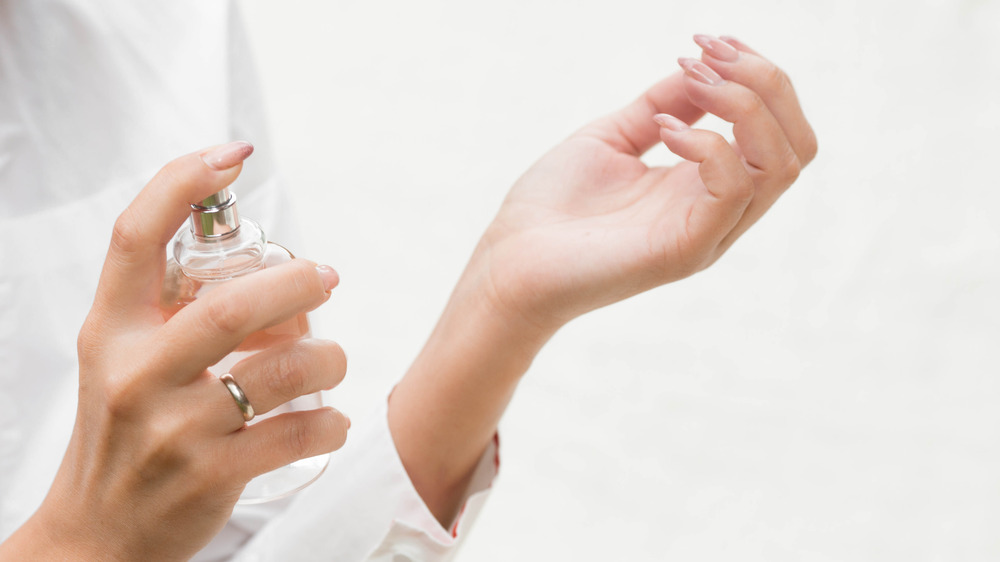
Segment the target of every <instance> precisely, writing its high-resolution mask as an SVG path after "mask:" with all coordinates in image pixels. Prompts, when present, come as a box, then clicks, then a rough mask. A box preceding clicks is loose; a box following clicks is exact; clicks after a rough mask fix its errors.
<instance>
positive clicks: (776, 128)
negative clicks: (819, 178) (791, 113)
mask: <svg viewBox="0 0 1000 562" xmlns="http://www.w3.org/2000/svg"><path fill="white" fill-rule="evenodd" d="M678 62H679V63H680V65H681V66H682V67H683V68H684V72H685V74H686V79H685V84H684V86H685V89H686V90H687V92H688V96H689V97H690V98H691V101H692V103H694V104H695V105H698V106H699V107H702V108H704V109H705V110H706V111H708V112H709V113H713V114H715V115H717V116H719V117H721V118H722V119H724V120H726V121H729V122H730V123H732V124H733V135H734V136H735V137H736V143H737V144H738V145H739V148H740V150H741V151H742V153H743V157H744V158H745V159H746V161H747V164H749V165H750V166H751V167H752V168H755V169H756V170H757V171H759V172H760V173H759V174H757V175H759V176H760V177H759V180H758V181H759V183H762V184H763V185H761V187H763V188H765V189H766V188H767V187H769V186H771V185H776V184H780V183H783V182H785V180H786V179H787V178H786V177H785V176H789V175H791V176H794V175H797V174H798V167H799V163H798V157H797V156H796V155H795V152H794V151H793V150H792V147H791V145H790V144H789V142H788V139H787V138H786V137H785V132H784V131H783V130H782V128H781V125H780V124H778V121H777V119H775V117H774V115H772V114H771V112H770V110H769V109H768V108H767V106H766V105H765V104H764V102H763V100H762V99H761V98H760V96H759V95H757V93H756V92H754V91H753V90H751V89H750V88H748V87H746V86H744V85H742V84H739V83H736V82H733V81H729V80H724V79H723V78H722V77H721V76H719V75H718V74H717V73H716V72H715V71H713V70H712V69H711V68H709V67H708V66H707V65H705V64H704V63H702V62H700V61H698V60H695V59H688V58H682V59H680V60H679V61H678ZM752 171H753V170H752ZM794 179H795V178H794V177H792V178H791V180H794ZM791 180H788V181H787V184H790V183H791Z"/></svg>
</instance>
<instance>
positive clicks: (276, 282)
mask: <svg viewBox="0 0 1000 562" xmlns="http://www.w3.org/2000/svg"><path fill="white" fill-rule="evenodd" d="M244 144H245V143H244ZM207 152H209V151H208V150H206V151H203V153H195V154H189V155H187V156H183V157H181V158H179V159H177V160H175V161H174V162H171V163H170V164H168V165H167V166H166V167H165V168H164V169H163V170H162V171H160V173H159V174H158V175H157V176H156V177H155V178H154V179H153V180H152V181H151V182H150V183H149V185H147V186H146V187H145V188H144V189H143V191H142V192H141V193H140V194H139V196H138V198H137V199H136V200H135V201H134V202H133V203H132V204H131V205H130V206H129V208H128V209H127V210H126V211H125V212H124V213H123V214H122V215H121V217H120V218H119V219H118V221H117V223H116V225H115V230H114V234H113V236H112V240H111V247H110V248H109V250H108V256H107V260H106V261H105V264H104V270H103V272H102V274H101V281H100V284H99V286H98V291H97V295H96V298H95V301H94V306H93V308H92V309H91V311H90V314H89V315H88V317H87V320H86V322H85V323H84V326H83V329H82V330H81V331H80V337H79V341H78V348H79V358H80V391H79V405H78V410H77V418H76V424H75V426H74V429H73V435H72V437H71V439H70V444H69V447H68V449H67V451H66V455H65V457H64V459H63V463H62V465H61V466H60V469H59V472H58V473H57V475H56V479H55V482H54V483H53V485H52V488H51V489H50V491H49V494H48V496H47V497H46V498H45V500H44V502H43V503H42V505H41V507H40V508H39V509H38V511H37V512H36V513H35V514H34V515H33V516H32V517H31V519H30V520H29V521H28V522H27V523H26V524H25V525H24V526H22V527H21V528H20V529H18V531H17V532H15V533H14V535H12V536H11V537H10V538H9V539H8V540H7V541H5V542H4V543H3V544H2V545H0V559H2V560H153V559H155V560H186V559H187V558H190V557H191V556H192V555H194V554H195V553H196V552H197V551H198V550H199V549H200V548H201V547H202V546H204V545H205V544H207V543H208V541H209V540H211V538H212V537H213V536H215V535H216V534H217V533H218V532H219V531H220V530H221V529H222V527H223V526H224V525H225V522H226V520H227V519H228V518H229V516H230V514H231V513H232V510H233V506H234V505H235V503H236V500H237V499H238V498H239V495H240V492H241V491H242V490H243V487H244V486H245V485H246V483H247V482H249V481H250V480H251V479H252V478H253V477H255V476H257V475H259V474H262V473H264V472H268V471H270V470H273V469H275V468H278V467H281V466H284V465H286V464H288V463H290V462H292V461H295V460H298V459H302V458H307V457H311V456H314V455H317V454H321V453H325V452H330V451H333V450H335V449H337V448H339V447H340V446H341V445H343V443H344V440H345V439H346V436H347V429H348V427H349V426H350V421H349V420H348V419H347V418H346V417H345V416H343V415H342V414H341V413H340V412H337V411H336V410H334V409H332V408H322V409H318V410H312V411H308V412H296V413H290V414H282V415H279V416H275V417H273V418H270V419H267V420H263V421H261V422H260V423H257V424H254V425H252V426H249V427H245V422H244V420H243V416H242V414H241V413H240V411H239V409H238V408H237V407H236V404H235V403H234V401H233V397H232V396H231V395H230V394H229V392H228V391H227V390H226V389H225V387H224V386H223V385H222V384H220V383H219V381H218V380H217V378H216V376H215V375H213V374H212V373H211V372H209V371H208V370H207V368H208V367H209V366H210V365H213V364H215V363H217V362H218V361H219V360H220V359H222V358H223V357H225V356H226V355H227V354H228V353H229V352H230V351H232V350H233V349H234V348H235V347H236V346H237V345H239V343H240V342H241V341H243V339H245V338H246V337H247V336H248V335H249V334H251V333H253V332H255V331H257V330H259V329H263V328H265V327H268V326H272V325H275V324H278V323H281V322H283V321H285V320H288V319H289V318H292V317H294V316H295V315H296V314H298V313H300V312H304V311H308V310H312V309H314V308H316V307H317V306H319V305H321V304H323V303H324V302H326V301H327V299H329V297H330V290H331V289H332V288H333V287H334V286H335V285H336V282H337V277H336V274H335V273H334V274H333V275H330V273H329V272H327V273H325V274H324V272H322V271H320V270H319V269H317V267H316V264H314V263H312V262H308V261H305V260H293V261H291V262H289V263H287V264H284V265H282V266H279V267H275V268H271V269H267V270H264V271H261V272H259V273H257V274H254V275H251V276H247V277H242V278H239V279H236V280H234V281H231V282H229V283H227V284H225V285H223V286H221V287H219V288H217V289H215V290H213V291H211V292H210V293H209V294H207V295H206V296H204V297H203V298H199V299H198V300H197V301H195V302H194V303H192V304H190V305H188V306H187V307H185V308H184V309H182V310H181V311H180V312H178V313H177V314H176V315H174V316H173V317H172V318H170V320H169V321H164V319H163V314H162V313H161V310H160V307H159V301H160V287H161V284H162V281H163V275H164V269H165V263H164V260H163V256H164V252H165V246H166V243H167V242H168V241H169V240H170V238H171V236H172V235H173V233H174V232H176V231H177V228H179V227H180V226H181V224H182V223H183V222H184V220H185V218H186V216H187V214H188V213H189V207H188V203H189V202H197V201H200V200H201V199H202V198H204V197H207V196H209V195H211V194H212V193H215V192H217V191H219V190H220V189H222V188H223V187H225V186H227V185H229V184H230V183H232V182H233V180H235V179H236V177H237V176H238V175H239V172H240V168H241V167H242V164H241V163H240V162H241V161H242V158H240V159H239V160H240V162H236V163H234V164H232V165H229V166H226V167H225V169H222V170H217V169H213V168H212V167H210V166H209V165H208V164H207V163H206V161H204V160H203V159H202V158H201V156H202V155H203V154H204V153H207ZM246 154H247V155H248V154H249V152H247V153H246ZM243 157H245V155H244V156H243ZM140 221H141V222H140ZM329 271H330V272H332V270H329ZM179 349H183V350H185V353H183V354H179V353H177V350H179ZM345 371H346V360H345V358H344V353H343V351H342V350H341V349H340V347H339V346H337V344H335V343H333V342H327V341H322V340H299V341H296V342H291V343H286V344H282V345H279V346H275V347H273V348H270V349H267V350H264V351H261V352H260V353H258V354H255V355H254V356H252V357H250V358H248V359H245V360H244V361H241V362H240V363H238V364H237V365H235V366H234V367H233V369H232V371H231V373H232V375H233V377H234V378H235V379H236V381H237V383H238V384H239V385H240V386H241V387H242V388H243V390H244V391H245V393H246V395H247V397H248V398H249V399H250V401H251V404H253V405H254V408H255V409H256V411H257V413H258V414H263V413H266V412H267V411H269V410H271V409H273V408H274V407H276V406H278V405H280V404H282V403H284V402H286V401H288V400H290V399H292V398H294V397H296V396H299V395H303V394H308V393H311V392H314V391H317V390H321V389H328V388H332V387H333V386H335V385H336V384H337V383H339V382H340V380H341V379H342V378H343V376H344V373H345ZM150 405H154V406H155V407H150Z"/></svg>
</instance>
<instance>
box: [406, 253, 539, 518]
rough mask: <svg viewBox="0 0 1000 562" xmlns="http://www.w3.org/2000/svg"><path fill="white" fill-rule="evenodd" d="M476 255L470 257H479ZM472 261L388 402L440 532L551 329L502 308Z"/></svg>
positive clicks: (409, 466)
mask: <svg viewBox="0 0 1000 562" xmlns="http://www.w3.org/2000/svg"><path fill="white" fill-rule="evenodd" d="M478 255H479V254H477V256H478ZM486 263H487V260H485V259H481V257H480V258H477V257H474V258H473V260H472V261H471V262H470V264H469V266H468V268H467V269H466V271H465V273H464V274H463V275H462V278H461V279H460V280H459V283H458V285H457V286H456V288H455V292H454V293H453V294H452V296H451V299H450V300H449V302H448V305H447V306H446V308H445V311H444V313H443V314H442V315H441V319H440V321H439V322H438V324H437V326H436V328H435V329H434V331H433V333H432V334H431V336H430V338H429V339H428V341H427V344H426V345H425V347H424V349H423V351H422V352H421V353H420V355H419V356H418V357H417V359H416V360H415V361H414V363H413V365H412V366H411V367H410V370H409V371H408V372H407V374H406V376H405V377H404V378H403V380H402V381H401V382H400V383H399V385H398V386H397V387H396V389H395V390H394V391H393V394H392V397H391V398H390V401H389V428H390V430H391V432H392V436H393V439H394V441H395V443H396V447H397V450H398V451H399V455H400V458H401V459H402V461H403V466H404V467H405V468H406V470H407V473H408V474H409V476H410V479H411V480H412V482H413V484H414V486H415V487H416V490H417V492H418V493H419V494H420V496H421V498H423V500H424V502H425V503H426V504H427V506H428V507H429V508H430V510H431V512H432V513H433V514H434V516H435V517H436V518H437V519H438V521H440V522H441V523H442V525H445V526H447V525H448V524H449V523H450V522H451V520H452V519H453V518H454V517H455V515H456V514H457V512H458V510H459V508H460V507H461V505H460V502H461V499H462V497H463V495H464V493H465V490H466V487H467V486H468V482H469V479H470V477H471V475H472V471H473V469H474V468H475V466H476V463H477V462H478V460H479V458H480V457H481V456H482V454H483V451H484V450H485V449H486V446H487V445H488V444H489V441H490V440H491V439H492V438H493V435H494V433H495V432H496V427H497V423H498V422H499V420H500V416H501V415H503V412H504V409H505V408H506V407H507V403H508V402H509V401H510V398H511V396H512V395H513V393H514V389H515V388H516V387H517V383H518V382H519V381H520V378H521V375H523V374H524V372H525V371H527V369H528V367H529V366H530V365H531V362H532V360H533V359H534V357H535V355H536V354H537V353H538V351H539V350H540V349H541V347H542V345H544V344H545V342H546V341H547V340H548V339H549V338H550V337H551V335H552V333H553V332H554V330H553V329H544V328H542V327H540V326H537V325H534V324H532V323H530V322H528V321H526V319H524V318H522V317H520V316H518V315H517V314H516V313H515V312H513V311H511V310H509V309H507V308H506V307H505V306H504V305H503V303H501V302H499V301H498V299H497V298H496V295H495V294H494V292H493V290H492V287H491V284H490V276H489V271H488V269H487V266H486V265H485V264H486Z"/></svg>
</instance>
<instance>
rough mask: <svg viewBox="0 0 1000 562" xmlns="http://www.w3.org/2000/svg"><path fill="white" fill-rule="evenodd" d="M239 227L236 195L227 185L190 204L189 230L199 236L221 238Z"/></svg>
mask: <svg viewBox="0 0 1000 562" xmlns="http://www.w3.org/2000/svg"><path fill="white" fill-rule="evenodd" d="M239 227H240V215H239V213H238V212H237V211H236V196H235V195H233V194H232V193H230V192H229V188H228V187H227V188H224V189H223V190H222V191H219V192H218V193H216V194H214V195H211V196H209V197H206V198H204V199H202V200H201V202H200V204H198V205H191V232H192V233H193V234H194V235H195V236H197V237H199V238H222V237H224V236H228V235H230V234H232V233H233V232H236V230H237V229H238V228H239Z"/></svg>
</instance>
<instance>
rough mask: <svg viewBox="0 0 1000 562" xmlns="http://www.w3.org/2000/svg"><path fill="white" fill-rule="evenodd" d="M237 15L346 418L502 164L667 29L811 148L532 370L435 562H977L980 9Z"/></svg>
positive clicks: (636, 59) (291, 5)
mask: <svg viewBox="0 0 1000 562" xmlns="http://www.w3.org/2000/svg"><path fill="white" fill-rule="evenodd" d="M244 7H245V11H246V17H247V20H248V24H249V28H250V34H251V39H252V41H253V44H254V48H255V51H256V55H257V57H258V60H259V70H260V73H261V77H262V80H263V88H264V94H265V98H266V100H267V103H268V111H269V113H270V121H271V129H272V133H273V141H274V143H273V144H274V149H273V150H274V155H275V157H276V159H277V161H278V164H279V168H280V169H281V170H282V172H283V175H284V177H285V179H286V180H287V182H288V183H289V185H290V186H291V187H292V188H293V189H294V194H295V198H296V202H297V207H298V216H299V217H300V218H301V220H302V225H303V229H304V231H305V233H306V235H307V236H308V240H307V243H306V249H307V253H308V254H309V255H310V256H311V257H313V258H314V259H318V260H321V261H325V262H328V263H331V264H332V265H334V266H335V267H336V268H337V269H338V270H339V271H340V272H341V274H342V277H343V284H342V286H341V287H340V288H339V289H337V291H336V295H335V297H334V300H333V303H332V304H330V305H328V306H327V307H325V308H324V309H323V310H322V312H320V313H318V322H317V325H318V329H317V332H318V334H319V335H321V336H325V337H331V338H334V339H337V340H338V341H340V342H341V343H342V344H343V345H344V347H345V348H346V349H347V352H348V355H349V357H350V362H351V366H350V371H349V375H348V380H347V381H345V383H344V384H343V385H342V387H341V388H340V389H338V390H336V391H335V392H333V393H331V395H330V396H329V397H328V398H329V399H330V402H332V403H334V404H336V405H338V406H340V407H341V408H342V409H344V410H345V411H347V412H348V413H351V414H354V415H361V414H363V413H364V411H365V410H367V409H368V408H369V405H370V404H371V403H372V402H373V401H374V400H378V399H380V398H381V397H382V396H384V394H385V393H386V392H387V390H388V388H389V387H390V386H391V384H392V382H393V381H394V380H396V379H397V378H398V377H400V376H401V375H402V373H404V372H405V370H406V367H407V366H408V364H409V362H410V361H411V359H412V358H413V357H414V356H415V354H416V353H417V351H418V350H419V348H420V346H421V345H422V343H423V340H424V338H425V337H426V336H427V334H428V333H429V331H430V329H431V327H432V326H433V323H434V321H435V319H436V317H437V315H438V313H439V311H440V310H441V308H442V306H443V305H444V302H445V300H446V299H447V296H448V293H449V292H450V289H451V287H452V285H453V284H454V282H455V280H456V278H457V276H458V275H459V273H460V271H461V269H462V267H463V265H464V263H465V260H466V258H467V257H468V255H469V253H470V252H471V250H472V247H473V245H474V244H475V242H476V240H477V238H478V236H479V234H480V233H481V232H482V230H483V229H484V228H485V226H486V225H487V224H488V222H489V221H490V219H491V217H492V215H493V213H494V212H495V210H496V208H497V207H498V205H499V203H500V201H501V200H502V198H503V196H504V194H505V193H506V190H507V189H508V187H509V186H510V185H511V184H512V183H513V182H514V181H515V180H516V179H517V177H518V176H519V174H520V173H521V172H522V171H523V170H525V169H526V168H527V167H528V166H529V165H530V164H531V163H532V162H533V161H534V160H535V159H536V158H538V157H539V156H541V155H542V154H543V153H544V152H545V151H546V150H547V149H548V148H549V147H551V146H552V145H553V144H555V143H557V142H559V141H560V140H561V139H563V138H564V137H565V136H567V135H568V134H569V133H571V132H572V131H574V130H575V129H577V128H578V127H579V126H581V125H582V124H584V123H585V122H587V121H588V120H590V119H592V118H594V117H597V116H599V115H601V114H603V113H605V112H607V111H610V110H612V109H615V108H617V107H619V106H621V105H623V104H624V103H626V102H628V101H629V100H631V99H632V98H634V97H635V96H637V95H638V94H639V93H640V92H641V91H642V90H643V89H644V88H645V87H646V86H648V85H650V84H652V83H653V82H655V81H657V80H658V79H659V78H661V77H662V76H664V75H665V74H667V73H670V72H673V71H675V70H676V68H677V67H676V63H675V59H676V58H677V57H678V56H681V55H686V56H696V55H697V54H698V53H699V49H698V48H697V47H696V46H695V45H694V44H693V43H692V42H691V40H690V36H691V35H692V34H693V33H698V32H703V33H714V34H721V33H728V34H732V35H736V36H737V37H740V38H741V39H743V40H744V41H746V42H747V43H748V44H750V45H751V46H753V47H755V48H756V49H757V50H759V51H761V52H762V53H764V54H765V55H767V56H769V57H770V58H771V59H772V60H774V61H776V62H777V63H779V64H780V65H781V66H782V67H783V68H784V69H786V70H787V72H788V73H789V74H790V75H791V77H792V79H793V82H794V83H795V85H796V88H797V90H798V92H799V95H800V97H801V99H802V102H803V105H804V107H805V108H806V113H807V115H808V116H809V117H810V119H811V121H812V123H813V125H814V127H815V129H816V131H817V134H818V138H819V143H820V155H819V158H818V159H817V160H816V161H815V163H814V164H813V165H812V166H810V167H809V168H808V169H807V170H806V171H805V172H804V173H803V175H802V177H801V179H800V180H799V181H798V182H797V184H796V185H795V187H793V189H792V190H791V191H789V192H788V193H787V194H786V196H785V197H784V198H783V199H782V200H781V201H780V202H779V203H778V204H777V205H776V206H775V207H774V208H773V209H772V211H771V212H770V213H769V214H768V215H767V216H766V217H765V218H764V220H763V221H762V222H761V223H760V224H758V225H757V226H755V227H754V228H753V229H752V230H751V231H750V232H749V233H748V234H747V235H746V236H744V238H743V239H742V240H741V241H740V242H739V243H738V244H737V245H736V246H735V247H734V248H733V249H732V250H731V251H730V252H729V254H728V255H727V256H726V257H724V258H723V259H722V260H721V261H720V262H719V263H718V264H716V265H715V266H714V267H713V268H712V269H711V270H709V271H706V272H704V273H701V274H699V275H697V276H695V277H694V278H692V279H689V280H686V281H682V282H680V283H676V284H674V285H671V286H667V287H663V288H661V289H659V290H657V291H654V292H652V293H649V294H646V295H643V296H641V297H638V298H635V299H632V300H631V301H628V302H625V303H621V304H618V305H616V306H613V307H610V308H608V309H604V310H601V311H598V312H596V313H593V314H591V315H589V316H587V317H585V318H582V319H580V320H578V321H576V322H574V323H573V324H571V325H570V326H568V327H567V328H566V329H564V330H563V331H562V332H560V333H559V334H558V335H557V336H556V338H555V339H554V340H553V341H552V342H551V343H550V344H549V346H548V347H547V348H546V349H545V350H544V351H543V352H542V354H541V355H540V356H539V358H538V359H537V361H536V362H535V364H534V366H533V367H532V369H531V370H530V371H529V373H528V374H527V375H526V377H525V378H524V380H523V382H522V384H521V386H520V389H519V390H518V393H517V395H516V397H515V399H514V402H513V404H512V405H511V407H510V409H509V410H508V412H507V415H506V417H505V418H504V421H503V423H502V427H501V438H502V447H503V449H502V458H503V466H502V473H501V477H500V479H499V480H498V481H497V483H496V485H495V491H494V493H493V496H492V497H491V499H490V501H489V503H488V505H487V507H486V509H485V511H484V512H483V513H482V516H481V518H480V520H479V521H478V523H477V525H476V527H475V528H474V530H473V531H472V533H471V534H470V536H469V537H468V541H467V544H466V546H465V548H464V550H463V552H462V553H461V554H460V556H459V560H468V561H483V562H494V561H510V560H578V561H588V560H594V561H597V560H600V561H605V560H660V559H670V560H768V561H775V560H817V561H833V560H852V561H853V560H908V561H910V560H949V561H952V560H996V559H1000V531H998V530H1000V409H998V407H997V406H998V401H1000V400H998V399H1000V384H998V380H997V379H998V375H1000V369H998V367H997V360H996V357H997V353H996V349H997V347H998V345H997V343H998V340H1000V328H998V320H997V316H998V313H1000V297H998V296H997V292H998V289H1000V283H998V281H1000V264H998V254H1000V253H998V250H1000V228H998V224H1000V218H998V217H1000V182H998V181H997V178H996V170H997V161H998V156H997V147H998V143H997V135H998V133H1000V102H998V99H1000V72H998V68H1000V63H998V61H1000V38H998V36H1000V2H997V1H988V0H955V1H950V2H949V1H945V0H938V1H937V2H922V3H921V2H890V1H887V0H877V1H859V0H838V1H836V2H793V1H790V0H766V1H759V2H750V1H739V0H729V1H725V2H706V1H700V2H690V3H688V2H680V1H673V2H665V1H659V2H654V1H651V0H617V1H614V2H612V1H604V2H598V1H594V0H557V1H542V0H534V1H529V0H505V1H504V2H491V3H479V2H469V1H465V2H460V1H457V0H455V1H445V0H427V1H420V2H414V1H402V0H390V1H385V2H361V1H358V0H351V1H337V2H318V1H316V2H310V1H305V0H285V1H282V2H271V1H265V0H247V2H246V3H245V4H244ZM711 126H712V127H715V128H718V126H719V123H718V122H717V121H715V122H711ZM719 130H723V129H719ZM669 161H671V156H670V155H669V153H667V151H666V150H665V149H663V148H662V147H659V148H658V149H656V150H654V152H653V153H651V154H650V162H669ZM248 165H250V164H248Z"/></svg>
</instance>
